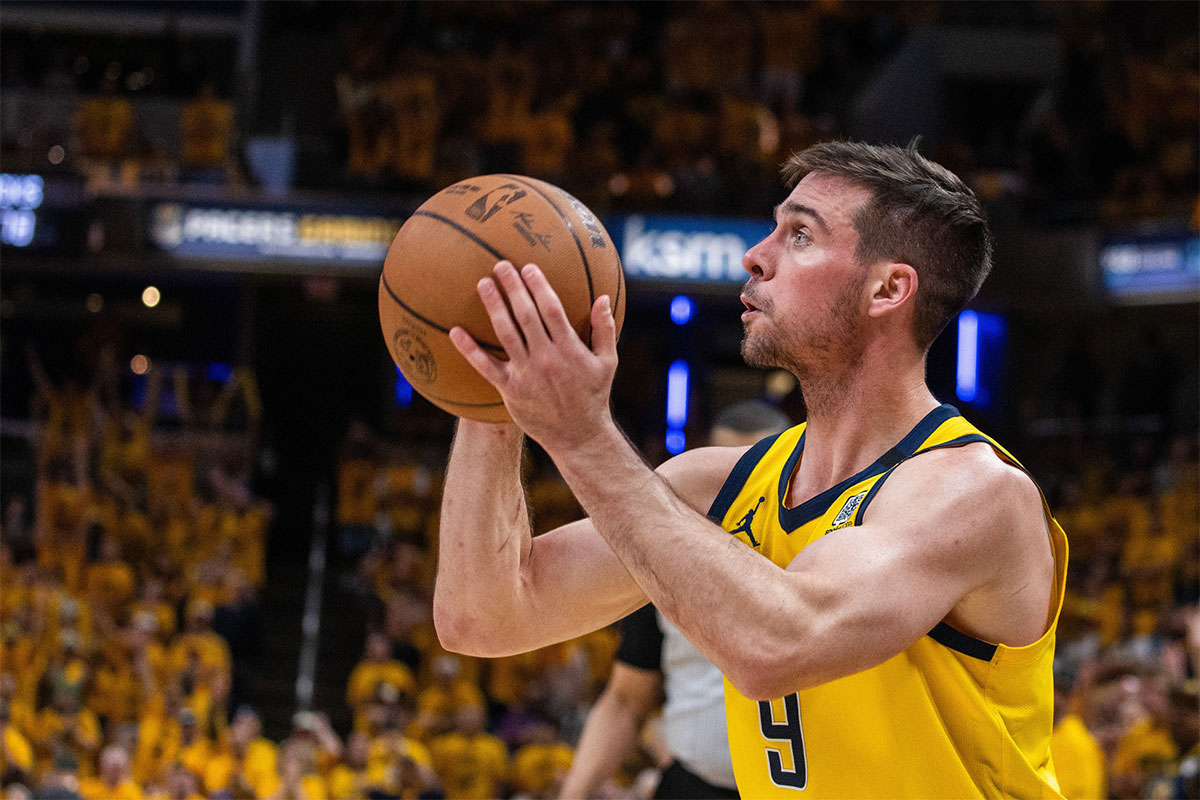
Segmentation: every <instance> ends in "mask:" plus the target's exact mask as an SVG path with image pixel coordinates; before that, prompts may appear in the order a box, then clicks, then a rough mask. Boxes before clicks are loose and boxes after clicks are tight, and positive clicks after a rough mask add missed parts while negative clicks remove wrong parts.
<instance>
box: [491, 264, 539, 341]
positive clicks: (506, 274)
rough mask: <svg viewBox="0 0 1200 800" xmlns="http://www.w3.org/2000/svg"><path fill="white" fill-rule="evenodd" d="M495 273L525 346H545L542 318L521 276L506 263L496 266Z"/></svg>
mask: <svg viewBox="0 0 1200 800" xmlns="http://www.w3.org/2000/svg"><path fill="white" fill-rule="evenodd" d="M495 272H496V277H497V278H498V279H499V281H500V286H501V287H503V288H504V296H505V297H507V298H508V304H509V306H510V307H511V308H512V316H513V318H514V319H515V320H516V321H517V325H518V326H520V329H521V334H522V335H523V336H524V337H525V344H526V345H527V346H528V347H529V348H530V349H533V348H534V347H537V346H538V345H543V344H546V343H547V342H548V341H549V339H550V337H549V336H548V335H547V333H546V326H545V325H543V324H542V316H541V315H540V314H539V313H538V309H537V306H536V305H535V304H534V302H533V298H532V297H530V296H529V289H528V287H526V286H525V281H523V280H521V275H520V274H519V273H518V272H517V270H516V268H515V267H514V266H513V265H512V264H511V263H510V262H508V261H501V262H500V263H499V264H497V265H496V269H495Z"/></svg>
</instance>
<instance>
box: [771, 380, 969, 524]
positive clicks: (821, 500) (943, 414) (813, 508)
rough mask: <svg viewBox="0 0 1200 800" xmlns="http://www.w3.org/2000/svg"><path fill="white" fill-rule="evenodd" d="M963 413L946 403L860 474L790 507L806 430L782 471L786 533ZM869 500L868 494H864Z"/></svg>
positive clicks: (781, 503) (781, 501)
mask: <svg viewBox="0 0 1200 800" xmlns="http://www.w3.org/2000/svg"><path fill="white" fill-rule="evenodd" d="M957 416H959V413H958V409H957V408H955V407H954V406H952V405H949V404H948V403H944V404H942V405H940V406H938V407H937V408H935V409H933V410H932V411H930V412H929V413H928V414H926V415H925V416H924V418H922V419H921V421H920V422H918V423H917V424H916V425H915V426H914V427H913V429H912V430H911V431H909V432H908V434H907V435H906V436H905V437H904V438H903V439H901V440H900V443H899V444H897V445H896V446H895V447H892V448H890V449H889V450H888V451H887V452H886V453H884V454H883V455H882V456H880V457H879V458H878V459H876V461H875V462H874V463H872V464H871V465H870V466H868V467H867V468H866V469H864V470H862V471H861V472H859V473H858V474H856V475H851V476H850V477H849V478H846V480H844V481H842V482H841V483H839V484H837V485H836V486H832V487H830V488H828V489H826V490H825V491H823V492H821V493H820V494H818V495H816V496H815V497H810V498H809V499H808V500H805V501H804V502H803V503H801V504H800V505H798V506H795V507H793V508H788V507H787V506H786V505H785V504H784V501H785V500H786V499H787V489H788V482H789V481H790V480H791V478H792V473H793V472H795V471H796V465H797V464H798V463H800V456H801V454H802V453H803V452H804V437H805V436H807V435H808V431H807V430H805V432H804V433H803V434H801V436H800V441H798V442H796V449H795V450H794V451H792V455H791V456H790V457H789V458H788V460H787V463H786V464H785V465H784V467H783V471H782V472H780V473H779V525H780V527H782V528H783V530H784V532H785V533H791V532H792V531H794V530H796V529H797V528H799V527H800V526H801V525H804V524H806V523H808V522H812V521H813V520H814V519H816V518H817V517H819V516H820V515H821V514H824V513H825V512H826V511H828V510H829V505H830V503H832V502H833V501H834V500H836V499H837V498H838V497H840V496H841V494H842V493H843V492H845V491H846V490H847V489H849V488H850V487H851V486H853V485H854V484H856V483H858V482H859V481H862V480H866V479H867V478H870V477H873V476H875V475H879V474H880V473H883V472H887V471H888V470H890V469H892V468H893V467H895V466H896V465H897V464H899V463H900V462H901V461H903V460H904V459H906V458H909V457H910V456H912V454H913V453H914V452H916V449H917V448H918V447H920V446H921V444H922V443H923V442H924V441H925V440H926V439H928V438H929V437H930V436H931V435H932V434H933V432H934V431H936V430H937V429H938V428H939V427H941V425H942V423H943V422H945V421H946V420H948V419H952V418H954V417H957ZM864 500H865V498H864Z"/></svg>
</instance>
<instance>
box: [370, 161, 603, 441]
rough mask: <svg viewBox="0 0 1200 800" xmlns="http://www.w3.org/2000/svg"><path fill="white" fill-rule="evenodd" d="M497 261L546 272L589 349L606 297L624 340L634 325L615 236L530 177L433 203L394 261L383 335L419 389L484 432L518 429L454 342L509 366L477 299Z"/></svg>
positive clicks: (409, 224) (489, 181) (395, 247)
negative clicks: (453, 336)
mask: <svg viewBox="0 0 1200 800" xmlns="http://www.w3.org/2000/svg"><path fill="white" fill-rule="evenodd" d="M497 261H511V262H512V263H513V264H514V265H516V266H517V267H518V268H520V267H523V266H524V265H526V264H530V263H533V264H537V265H538V266H539V267H541V269H542V272H543V273H544V274H545V276H546V278H547V279H548V280H549V281H550V285H551V286H553V287H554V291H555V293H556V294H558V297H559V300H560V301H561V302H562V306H563V310H564V311H565V312H566V314H567V319H569V320H570V322H571V327H572V328H574V330H575V333H576V334H577V335H578V336H579V338H580V339H582V340H583V342H584V343H585V344H587V343H590V342H591V337H592V323H591V311H592V306H593V305H594V304H595V303H596V300H597V299H598V298H600V297H601V296H603V295H607V296H608V298H609V301H610V303H611V307H612V314H613V320H614V322H615V323H616V327H617V332H618V334H619V333H620V330H621V324H622V322H623V321H624V319H625V276H624V274H623V273H622V271H621V259H620V256H618V255H617V252H616V248H615V247H613V244H612V240H611V239H610V238H609V236H608V231H606V230H604V226H603V225H601V224H600V221H599V220H598V219H596V216H595V215H594V214H593V213H592V212H591V211H590V210H588V208H587V207H586V206H584V204H583V203H581V202H579V201H578V200H577V199H575V198H574V197H572V196H571V195H569V194H567V193H566V192H564V191H563V190H562V189H560V188H559V187H557V186H554V185H553V184H549V183H546V182H545V181H540V180H537V179H536V178H530V177H527V176H524V175H481V176H479V177H476V178H470V179H468V180H465V181H459V182H458V183H456V184H454V185H453V186H448V187H446V188H445V189H443V190H442V191H440V192H438V193H437V194H435V195H434V196H433V197H431V198H429V199H428V200H426V201H425V202H424V203H422V204H421V207H420V208H418V209H416V210H415V211H414V212H413V213H412V215H411V216H410V217H409V219H408V220H407V221H406V222H405V223H404V225H403V226H402V227H401V228H400V231H399V233H397V234H396V238H395V239H394V240H393V241H392V246H391V248H390V249H389V250H388V254H387V258H386V259H385V260H384V263H383V273H382V274H381V275H380V276H379V324H380V328H381V329H382V332H383V338H384V341H385V342H386V343H387V344H388V345H389V346H390V348H389V349H390V350H391V356H392V360H393V361H395V363H396V366H397V367H399V368H400V371H401V372H402V373H404V376H405V377H406V378H408V379H409V383H411V384H412V385H413V388H414V389H416V390H417V391H418V392H420V394H421V395H422V396H423V397H425V399H427V400H429V401H430V402H431V403H433V404H434V405H436V406H438V407H439V408H442V409H444V410H446V411H448V412H450V413H451V414H455V415H457V416H460V417H468V418H470V419H475V420H480V421H482V422H508V421H509V416H508V411H507V410H506V409H505V408H504V402H503V401H502V400H501V399H500V395H499V393H498V392H497V391H496V389H495V387H493V386H492V385H491V384H490V383H488V382H487V381H486V380H485V379H484V378H483V376H481V375H480V374H479V373H478V372H476V371H475V368H474V367H472V366H471V365H470V364H468V363H467V360H466V359H464V358H463V357H462V355H460V354H459V352H458V350H456V349H455V348H454V345H453V344H452V343H451V342H450V337H449V333H450V329H451V328H453V327H454V326H456V325H458V326H461V327H462V328H463V329H464V330H466V332H467V333H469V334H470V335H471V336H472V337H474V339H475V341H476V342H478V343H479V345H480V347H482V348H484V349H485V350H487V351H488V352H489V353H491V354H492V355H493V356H495V357H497V358H504V357H505V354H504V348H503V346H501V344H500V342H499V340H498V339H497V337H496V333H495V331H494V330H493V329H492V323H491V320H490V319H489V318H488V315H487V310H486V309H485V308H484V307H483V303H482V302H481V301H480V299H479V294H478V290H477V285H478V283H479V281H480V279H482V278H490V277H491V276H492V268H493V267H494V266H495V265H496V262H497Z"/></svg>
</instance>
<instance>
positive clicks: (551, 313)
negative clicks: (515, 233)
mask: <svg viewBox="0 0 1200 800" xmlns="http://www.w3.org/2000/svg"><path fill="white" fill-rule="evenodd" d="M521 278H522V279H524V281H525V285H526V286H527V287H528V288H529V293H530V294H531V295H533V300H534V302H535V303H536V304H537V309H538V312H539V313H540V314H541V315H542V320H543V321H544V322H545V323H546V330H547V331H549V332H550V338H551V339H553V340H554V341H555V342H567V341H570V338H571V337H572V336H574V335H575V329H574V328H572V327H571V322H570V320H568V319H567V312H566V311H564V310H563V306H562V301H561V300H559V299H558V294H557V293H556V292H555V291H554V287H553V286H551V285H550V281H548V280H546V274H545V273H544V272H542V270H541V268H540V267H538V265H537V264H526V265H525V267H524V268H523V269H522V270H521Z"/></svg>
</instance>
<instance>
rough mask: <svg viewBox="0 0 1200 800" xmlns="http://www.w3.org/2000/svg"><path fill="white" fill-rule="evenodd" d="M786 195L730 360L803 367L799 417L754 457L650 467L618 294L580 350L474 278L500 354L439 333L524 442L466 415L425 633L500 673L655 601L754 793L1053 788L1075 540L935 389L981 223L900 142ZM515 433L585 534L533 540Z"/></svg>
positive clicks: (947, 793)
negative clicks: (627, 433) (630, 385)
mask: <svg viewBox="0 0 1200 800" xmlns="http://www.w3.org/2000/svg"><path fill="white" fill-rule="evenodd" d="M784 175H785V177H786V178H787V180H788V182H789V184H790V185H791V186H792V189H791V193H790V194H789V195H788V196H787V198H786V199H785V200H784V202H783V203H781V204H780V205H779V206H778V207H777V208H776V211H775V221H776V226H775V229H774V231H773V232H772V233H771V234H770V235H768V236H767V237H766V238H765V239H763V240H762V241H761V242H759V243H758V244H757V245H755V246H754V247H753V248H752V249H751V250H750V251H749V252H748V253H747V254H746V256H745V258H744V260H743V266H744V267H745V269H746V271H747V272H748V273H749V280H748V281H747V283H746V287H745V290H744V292H743V294H742V301H743V303H744V304H745V306H746V310H745V312H744V313H743V314H742V321H743V325H744V328H745V337H744V340H743V343H742V352H743V355H744V356H745V358H746V360H747V361H748V362H749V363H751V364H753V365H757V366H771V367H782V368H785V369H788V370H790V371H791V372H792V373H793V374H794V375H796V377H797V378H798V379H799V381H800V385H801V387H802V391H803V393H804V401H805V405H806V406H807V408H808V420H807V423H806V424H804V425H800V426H797V427H795V428H792V429H790V430H788V431H785V432H784V433H782V434H780V435H779V436H776V437H772V438H768V439H765V440H763V441H762V442H760V443H758V444H756V445H754V446H752V447H750V448H749V449H742V448H731V449H725V448H702V449H697V450H692V451H689V452H685V453H683V454H681V455H679V456H677V457H675V458H674V459H671V460H670V461H667V462H666V463H665V464H663V465H662V467H660V468H659V470H658V471H657V474H656V473H655V472H653V471H651V470H650V469H649V468H647V467H646V466H645V464H644V463H643V462H642V460H641V459H640V458H639V456H638V454H637V453H636V451H635V450H634V449H633V448H632V447H631V446H630V445H629V443H628V442H627V441H626V439H625V437H624V436H623V435H622V433H621V431H620V430H619V428H618V427H617V426H616V424H615V423H614V422H613V420H612V417H611V414H610V411H609V392H610V388H611V383H612V378H613V373H614V370H615V368H616V362H617V357H616V342H615V329H614V324H613V321H612V318H611V312H610V304H609V301H608V299H607V298H605V297H601V298H599V299H598V300H597V302H596V304H595V305H594V307H593V309H592V335H591V343H590V347H589V346H588V345H585V344H584V343H583V342H581V341H580V340H579V338H578V337H577V336H576V335H575V334H574V333H573V331H572V330H571V328H570V326H569V324H568V323H567V320H566V317H565V315H564V313H563V311H562V308H561V305H560V304H559V302H558V299H557V297H556V295H555V294H554V292H553V290H552V289H551V288H550V285H549V283H548V282H547V281H546V279H545V276H544V275H543V274H542V273H541V272H540V270H538V269H537V267H536V266H534V265H526V266H525V267H523V268H522V269H521V270H520V271H519V272H518V271H517V270H516V269H515V268H514V267H513V265H512V264H510V263H507V262H500V263H499V264H497V265H496V270H495V277H494V280H493V279H484V280H482V281H480V284H479V287H478V288H479V294H480V297H481V299H482V301H483V303H484V305H485V307H486V308H487V309H488V313H489V316H490V319H491V321H492V325H493V327H494V328H495V331H496V335H497V336H498V337H499V341H500V342H501V344H502V345H503V346H504V349H505V351H506V353H507V355H508V360H507V361H501V360H499V359H496V358H494V357H493V356H491V355H490V354H488V353H486V352H485V351H484V350H483V349H482V348H480V347H479V346H478V345H477V344H476V343H475V342H474V341H473V340H472V339H471V337H470V336H469V335H468V334H466V333H465V331H463V330H461V329H455V330H453V331H452V332H451V336H452V338H453V340H454V343H455V345H456V347H458V349H459V350H460V351H461V352H462V353H463V355H464V356H465V357H466V358H467V359H468V360H469V361H470V362H471V364H472V365H473V366H474V367H475V368H476V369H477V370H478V371H479V372H480V373H481V374H482V375H484V377H486V378H487V379H488V380H489V381H490V382H491V383H492V384H493V385H495V386H496V387H497V389H498V390H499V391H500V394H501V395H502V397H503V398H504V402H505V405H506V407H507V408H508V410H509V412H510V414H511V415H512V418H513V419H514V421H515V423H516V424H515V425H488V424H480V423H473V422H468V421H466V420H463V421H462V422H460V423H459V427H458V434H457V437H456V439H455V443H454V446H453V448H452V452H451V456H450V464H449V467H448V471H447V476H446V482H445V496H444V499H443V506H442V517H441V542H440V556H439V558H440V562H439V571H438V578H437V587H436V597H435V608H434V617H435V622H436V624H437V628H438V634H439V636H440V637H441V640H442V642H443V643H444V644H445V645H446V646H447V647H448V648H450V649H453V650H459V651H463V652H467V653H471V654H474V655H479V656H500V655H504V654H507V653H515V652H520V651H525V650H531V649H534V648H537V647H540V646H542V645H545V644H548V643H550V642H556V641H560V640H563V639H567V638H570V637H573V636H576V635H579V634H581V633H583V632H585V631H588V630H591V629H594V628H598V627H600V626H603V625H606V624H609V623H611V622H612V621H613V620H616V619H618V618H620V617H622V616H625V615H626V614H628V613H629V612H631V611H633V610H634V609H636V608H638V607H640V606H641V605H642V604H643V603H645V602H646V601H647V599H649V600H650V601H652V602H653V603H654V604H655V605H656V606H657V607H658V609H659V610H660V611H662V612H663V614H664V615H665V616H666V617H667V618H668V619H670V620H671V621H672V622H673V623H674V624H675V625H676V626H678V627H679V629H680V630H681V631H683V633H684V634H685V635H686V636H687V637H688V638H689V639H690V640H691V641H692V642H693V643H695V644H696V646H697V647H698V648H699V649H700V650H701V651H702V652H703V653H704V654H705V655H706V656H707V657H708V658H709V659H710V660H711V661H712V662H713V663H714V664H716V665H717V666H718V667H719V668H720V669H721V671H722V672H723V673H724V674H725V679H726V715H727V720H728V726H729V741H730V746H731V748H732V757H733V765H734V771H735V774H736V776H737V784H738V790H739V791H740V792H741V793H742V795H743V796H746V797H755V798H759V797H771V796H779V797H801V796H803V797H839V798H848V797H955V798H964V797H1042V798H1045V797H1051V798H1056V797H1061V795H1060V793H1059V792H1058V788H1057V782H1056V780H1055V777H1054V769H1053V766H1052V764H1051V762H1050V750H1049V741H1050V733H1051V726H1052V721H1053V678H1052V673H1051V661H1052V658H1053V650H1054V629H1055V625H1056V622H1057V618H1058V610H1059V607H1060V605H1061V600H1062V592H1063V582H1064V578H1065V570H1066V562H1067V545H1066V538H1065V536H1064V535H1063V532H1062V529H1061V528H1060V527H1059V526H1058V524H1057V523H1056V522H1055V521H1054V520H1053V519H1052V517H1051V516H1050V513H1049V509H1048V507H1047V506H1046V503H1045V500H1044V498H1043V497H1042V495H1041V493H1040V492H1039V490H1038V488H1037V487H1036V485H1035V484H1034V483H1033V481H1032V480H1031V479H1030V478H1029V477H1028V476H1027V475H1026V474H1025V472H1024V471H1023V469H1022V468H1021V466H1020V465H1019V464H1018V463H1017V462H1016V460H1015V459H1014V458H1013V457H1012V456H1010V455H1009V454H1008V453H1007V452H1006V451H1004V450H1003V449H1002V448H1001V447H1000V446H999V445H997V444H996V443H995V442H993V441H992V440H991V439H989V438H988V437H986V436H984V435H983V434H981V433H979V432H978V431H977V430H976V429H975V428H974V427H973V426H972V425H970V423H968V422H967V421H966V420H965V419H963V418H962V417H961V416H960V415H959V413H958V412H957V411H956V410H955V409H954V408H953V407H951V406H948V405H940V404H939V403H938V401H937V400H936V399H934V397H933V395H932V393H931V392H930V391H929V389H928V387H927V386H926V384H925V355H926V352H927V350H928V348H929V345H930V343H931V342H932V341H933V339H934V337H935V336H936V335H937V333H938V332H939V331H940V330H941V329H942V328H943V327H944V326H945V324H946V323H947V322H948V321H949V320H950V319H951V318H952V317H953V316H954V314H955V313H957V312H958V310H959V309H961V308H962V307H963V305H964V304H966V303H967V302H968V301H969V300H970V299H971V297H973V296H974V294H975V292H976V291H977V290H978V288H979V285H980V283H981V282H982V281H983V279H984V277H985V276H986V274H987V272H988V270H989V268H990V263H991V239H990V235H989V232H988V228H987V224H986V221H985V219H984V216H983V212H982V209H981V207H980V204H979V202H978V200H977V199H976V197H975V196H974V194H973V193H972V192H971V191H970V190H969V189H968V188H967V187H966V186H965V185H964V184H963V183H962V181H961V180H959V179H958V178H957V177H956V176H954V175H953V174H951V173H950V172H948V171H947V170H945V169H944V168H942V167H940V166H939V165H937V164H934V163H931V162H929V161H927V160H926V159H924V158H922V157H921V156H920V155H919V154H917V153H916V152H915V150H914V149H912V148H909V149H902V148H896V147H879V146H868V145H863V144H857V143H848V142H842V143H825V144H819V145H816V146H814V147H811V148H809V149H808V150H805V151H804V152H802V153H800V154H798V155H796V156H793V157H792V158H791V159H790V160H789V161H788V163H787V164H786V166H785V168H784ZM502 292H503V294H502ZM506 298H507V302H506ZM510 308H511V310H510ZM522 434H524V435H528V436H530V437H532V438H533V439H535V440H536V441H538V442H539V443H540V444H541V445H542V446H543V447H544V448H545V450H546V451H547V452H548V453H549V454H550V456H551V457H552V458H553V459H554V461H555V463H556V464H557V466H558V468H559V470H560V472H561V473H562V474H563V476H564V478H565V479H566V481H567V483H568V484H569V485H570V486H571V488H572V490H573V491H574V493H575V496H576V497H577V498H578V499H579V500H580V502H581V503H582V505H583V507H584V509H585V510H586V511H587V513H588V515H589V517H588V518H587V519H585V520H581V521H579V522H575V523H572V524H570V525H566V526H564V527H562V528H559V529H556V530H554V531H551V532H549V533H547V534H545V535H543V536H539V537H538V538H537V539H533V538H531V536H530V532H529V522H528V516H527V511H526V508H525V502H524V497H523V492H522V487H521V483H520V477H519V467H520V458H521V448H522ZM801 791H803V792H804V794H803V795H801V794H800V792H801Z"/></svg>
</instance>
